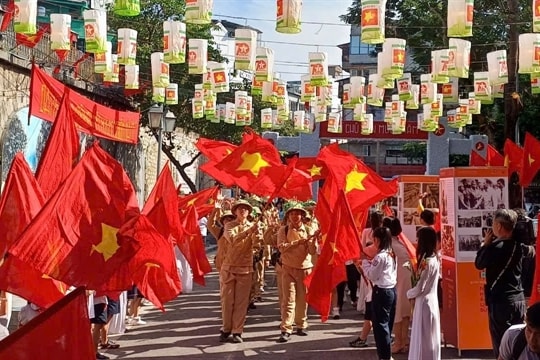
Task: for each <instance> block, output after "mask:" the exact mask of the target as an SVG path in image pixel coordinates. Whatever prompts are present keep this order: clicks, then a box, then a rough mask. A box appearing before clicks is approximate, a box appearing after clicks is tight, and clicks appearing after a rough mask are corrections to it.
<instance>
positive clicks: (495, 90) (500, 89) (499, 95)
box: [491, 84, 504, 99]
mask: <svg viewBox="0 0 540 360" xmlns="http://www.w3.org/2000/svg"><path fill="white" fill-rule="evenodd" d="M491 97H492V98H493V99H504V84H499V85H492V86H491Z"/></svg>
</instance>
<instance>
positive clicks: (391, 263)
mask: <svg viewBox="0 0 540 360" xmlns="http://www.w3.org/2000/svg"><path fill="white" fill-rule="evenodd" d="M362 267H363V268H364V273H365V274H366V277H367V278H368V279H369V280H371V282H372V283H373V286H377V287H380V288H382V289H390V288H393V287H395V286H396V284H397V262H396V259H395V257H394V256H393V254H391V253H389V252H388V251H386V250H383V251H381V252H379V253H378V254H377V255H375V257H374V258H373V260H371V261H370V260H363V261H362Z"/></svg>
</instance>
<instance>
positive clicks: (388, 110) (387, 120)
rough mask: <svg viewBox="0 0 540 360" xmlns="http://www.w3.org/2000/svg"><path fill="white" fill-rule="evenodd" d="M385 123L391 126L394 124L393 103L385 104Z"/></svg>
mask: <svg viewBox="0 0 540 360" xmlns="http://www.w3.org/2000/svg"><path fill="white" fill-rule="evenodd" d="M384 122H385V123H387V124H390V123H391V122H392V102H391V101H386V102H385V103H384Z"/></svg>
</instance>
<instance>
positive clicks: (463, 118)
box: [456, 99, 472, 127]
mask: <svg viewBox="0 0 540 360" xmlns="http://www.w3.org/2000/svg"><path fill="white" fill-rule="evenodd" d="M458 109H459V111H457V113H456V118H457V122H458V124H459V126H460V127H461V126H465V125H471V124H472V114H471V113H470V112H469V99H459V108H458Z"/></svg>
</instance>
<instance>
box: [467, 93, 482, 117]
mask: <svg viewBox="0 0 540 360" xmlns="http://www.w3.org/2000/svg"><path fill="white" fill-rule="evenodd" d="M481 110H482V103H481V102H480V101H479V100H477V99H476V95H475V93H474V92H470V93H469V114H471V115H478V114H480V113H481Z"/></svg>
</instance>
